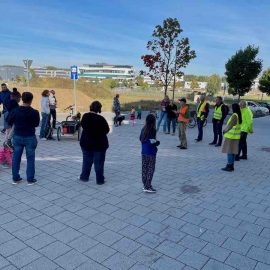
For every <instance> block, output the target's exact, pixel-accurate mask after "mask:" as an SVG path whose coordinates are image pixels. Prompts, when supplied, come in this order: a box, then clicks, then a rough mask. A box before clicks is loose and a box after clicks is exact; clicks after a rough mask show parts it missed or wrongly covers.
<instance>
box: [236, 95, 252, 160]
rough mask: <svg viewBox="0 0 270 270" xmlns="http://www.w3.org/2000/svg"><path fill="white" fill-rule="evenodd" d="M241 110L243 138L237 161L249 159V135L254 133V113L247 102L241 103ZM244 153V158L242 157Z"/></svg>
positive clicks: (240, 142) (241, 138)
mask: <svg viewBox="0 0 270 270" xmlns="http://www.w3.org/2000/svg"><path fill="white" fill-rule="evenodd" d="M240 108H241V113H242V125H241V136H240V141H239V150H238V154H237V156H236V157H235V160H236V161H239V160H240V159H247V135H248V134H251V133H253V113H252V111H251V110H250V108H249V107H248V106H247V103H246V101H244V100H242V101H240ZM241 152H242V156H240V154H241Z"/></svg>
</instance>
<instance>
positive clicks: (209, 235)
mask: <svg viewBox="0 0 270 270" xmlns="http://www.w3.org/2000/svg"><path fill="white" fill-rule="evenodd" d="M200 238H201V239H203V240H205V241H207V242H209V243H212V244H214V245H217V246H221V245H222V244H223V243H224V242H225V241H226V239H227V237H226V236H224V235H221V234H220V233H216V232H213V231H210V230H207V231H206V232H205V233H203V234H202V235H201V236H200Z"/></svg>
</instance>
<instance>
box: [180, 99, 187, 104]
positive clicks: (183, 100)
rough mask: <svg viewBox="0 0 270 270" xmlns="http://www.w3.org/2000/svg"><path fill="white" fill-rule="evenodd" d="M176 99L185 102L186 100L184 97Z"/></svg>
mask: <svg viewBox="0 0 270 270" xmlns="http://www.w3.org/2000/svg"><path fill="white" fill-rule="evenodd" d="M178 100H179V101H182V102H185V103H187V100H186V99H185V98H179V99H178Z"/></svg>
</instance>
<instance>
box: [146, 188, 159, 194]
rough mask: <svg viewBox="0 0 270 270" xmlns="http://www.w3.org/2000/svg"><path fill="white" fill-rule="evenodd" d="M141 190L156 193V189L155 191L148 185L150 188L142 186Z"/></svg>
mask: <svg viewBox="0 0 270 270" xmlns="http://www.w3.org/2000/svg"><path fill="white" fill-rule="evenodd" d="M143 191H144V192H146V193H156V192H157V191H156V190H155V189H154V188H152V187H150V188H144V189H143Z"/></svg>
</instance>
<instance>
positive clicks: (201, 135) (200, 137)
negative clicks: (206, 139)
mask: <svg viewBox="0 0 270 270" xmlns="http://www.w3.org/2000/svg"><path fill="white" fill-rule="evenodd" d="M203 124H204V121H202V120H201V119H200V118H197V125H198V138H197V140H198V141H201V140H202V139H203Z"/></svg>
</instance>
